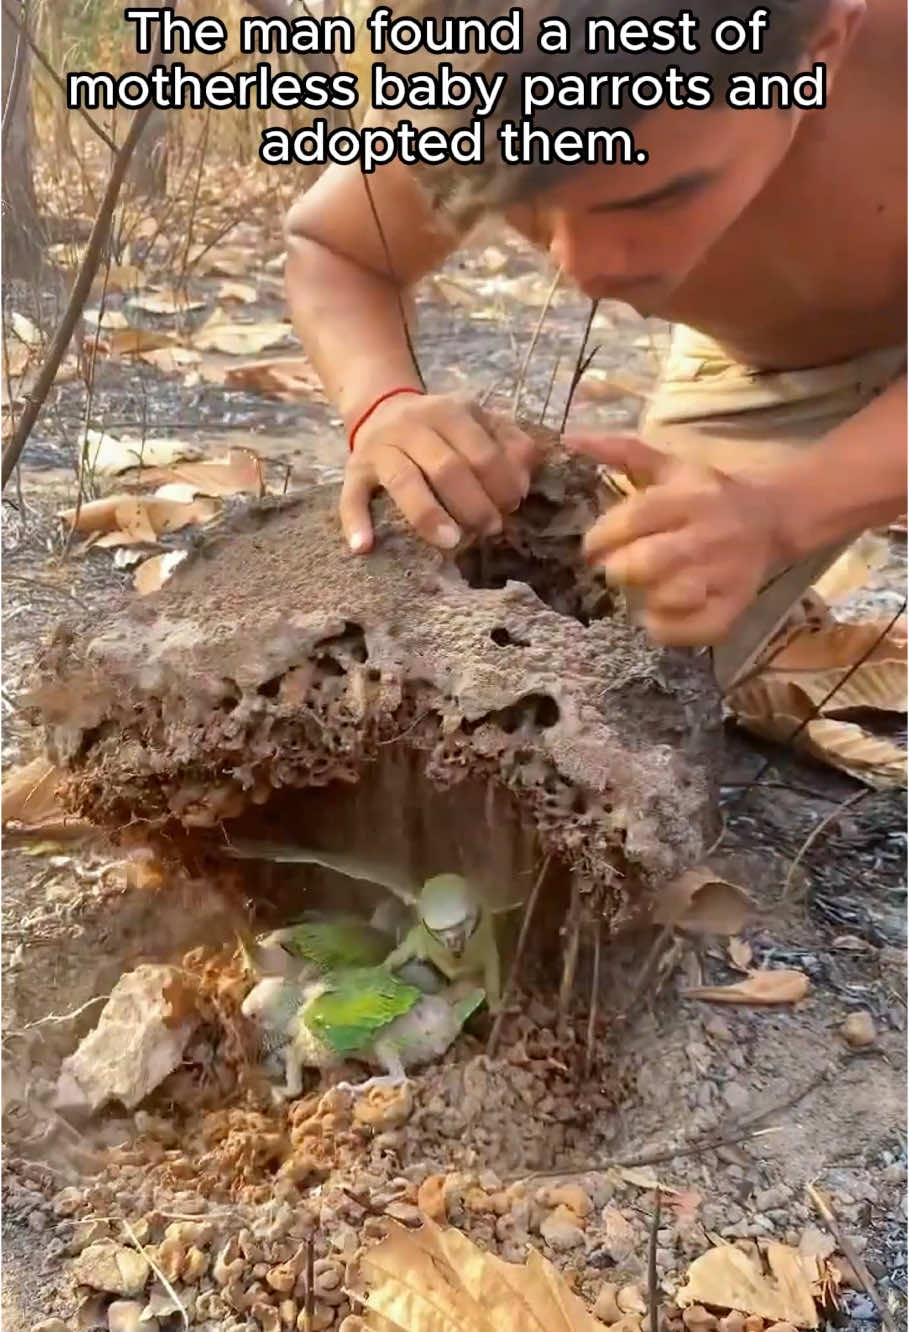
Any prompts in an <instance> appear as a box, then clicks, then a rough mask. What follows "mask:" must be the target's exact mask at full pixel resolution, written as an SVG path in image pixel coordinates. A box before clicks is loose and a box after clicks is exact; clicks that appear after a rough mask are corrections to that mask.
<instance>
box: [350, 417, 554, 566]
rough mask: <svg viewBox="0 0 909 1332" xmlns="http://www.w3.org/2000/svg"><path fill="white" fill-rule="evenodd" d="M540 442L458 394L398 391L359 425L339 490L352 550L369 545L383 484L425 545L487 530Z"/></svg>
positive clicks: (518, 487) (511, 502)
mask: <svg viewBox="0 0 909 1332" xmlns="http://www.w3.org/2000/svg"><path fill="white" fill-rule="evenodd" d="M539 452H540V450H539V447H538V446H537V445H535V444H534V442H533V440H532V439H531V438H530V436H529V435H527V434H525V432H524V431H523V430H520V429H519V428H518V427H517V426H516V425H515V424H514V423H513V422H511V421H508V420H506V419H503V418H499V417H494V416H492V415H490V414H487V413H486V412H484V411H483V409H482V408H481V407H480V406H479V405H478V404H476V403H474V402H472V401H470V400H469V399H467V398H464V397H461V396H460V395H457V394H444V395H442V394H427V395H425V396H423V395H416V394H399V395H397V396H395V397H392V398H389V399H388V400H387V401H386V402H383V403H381V404H380V405H379V406H378V407H377V408H376V410H375V411H374V412H373V413H372V415H371V416H370V417H369V418H368V420H366V421H365V422H364V423H363V425H362V426H361V427H360V429H359V430H358V431H357V437H356V441H355V446H354V450H353V453H352V454H351V456H350V460H349V462H348V464H347V471H346V474H345V478H344V487H343V490H342V492H341V506H340V511H341V525H342V527H343V529H344V535H345V537H346V538H347V542H348V544H349V546H350V548H351V550H353V551H354V552H355V553H357V554H363V553H365V552H366V551H369V550H371V549H372V545H373V540H374V532H373V526H372V519H371V517H370V511H369V504H370V500H371V498H372V496H373V495H374V494H375V492H376V491H377V490H386V491H387V492H388V494H389V495H390V496H391V498H392V499H393V500H394V502H395V504H396V505H397V507H398V509H399V510H400V512H401V514H402V515H403V517H404V518H406V520H407V521H408V522H409V523H410V525H411V526H412V527H413V528H414V529H415V530H416V531H417V532H418V533H419V534H420V536H421V537H423V539H424V540H425V541H427V542H428V543H429V544H430V545H433V546H437V547H439V548H440V549H442V550H453V549H454V548H455V547H456V546H457V545H458V544H459V543H460V542H461V540H462V539H463V537H464V536H465V535H487V536H491V535H494V534H495V533H497V532H500V531H501V530H502V516H503V515H504V514H508V513H513V512H514V510H515V509H517V508H518V506H519V505H520V503H521V501H522V500H523V498H524V496H525V495H526V494H527V491H528V489H529V487H530V478H531V473H532V471H533V468H534V465H535V462H536V461H537V460H538V457H539Z"/></svg>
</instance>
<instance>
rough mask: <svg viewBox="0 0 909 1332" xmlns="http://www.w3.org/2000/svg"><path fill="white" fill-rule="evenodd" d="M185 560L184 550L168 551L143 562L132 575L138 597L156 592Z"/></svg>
mask: <svg viewBox="0 0 909 1332" xmlns="http://www.w3.org/2000/svg"><path fill="white" fill-rule="evenodd" d="M185 559H186V551H185V550H169V551H168V552H167V554H166V555H153V556H152V558H151V559H150V560H144V561H143V562H142V564H140V565H139V567H138V569H137V570H136V572H135V573H134V574H133V587H134V588H135V589H136V591H137V592H138V593H139V596H140V597H147V596H148V595H149V594H150V593H152V592H157V591H158V589H159V588H160V587H162V586H163V584H164V583H166V582H167V580H168V578H170V576H171V574H172V573H173V571H174V569H176V567H177V565H178V564H181V563H182V562H183V560H185Z"/></svg>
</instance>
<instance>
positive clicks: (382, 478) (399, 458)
mask: <svg viewBox="0 0 909 1332" xmlns="http://www.w3.org/2000/svg"><path fill="white" fill-rule="evenodd" d="M439 443H440V447H441V441H439ZM375 469H376V480H377V481H378V483H379V485H381V486H382V487H383V488H384V489H385V490H387V491H388V493H389V495H390V496H391V498H392V499H393V500H394V502H395V504H396V505H397V506H398V509H399V510H400V511H401V513H402V514H403V515H404V517H405V518H406V519H407V521H408V523H410V525H411V527H412V528H414V530H415V531H416V532H418V533H419V534H420V536H421V537H422V538H423V540H424V541H427V542H429V544H430V545H431V546H441V548H442V549H443V550H454V548H455V546H457V544H458V543H459V541H460V540H461V531H460V528H459V527H458V526H457V524H456V522H455V521H454V520H453V519H452V517H451V515H449V514H448V513H446V511H445V509H444V508H443V507H442V505H441V504H440V503H439V501H438V499H437V498H436V496H435V495H434V494H433V490H432V487H431V486H430V484H429V482H428V481H427V479H426V477H425V476H424V475H423V472H422V471H421V470H420V468H419V467H418V466H417V464H416V463H415V462H414V461H413V459H412V458H409V457H408V456H407V454H406V453H402V452H401V450H400V449H381V450H380V451H379V452H378V454H377V457H376V461H375Z"/></svg>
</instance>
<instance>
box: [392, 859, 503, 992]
mask: <svg viewBox="0 0 909 1332" xmlns="http://www.w3.org/2000/svg"><path fill="white" fill-rule="evenodd" d="M419 913H420V919H419V921H418V922H417V924H416V925H414V927H413V929H412V930H411V931H410V933H409V934H408V935H407V938H406V939H405V940H404V942H403V943H402V944H400V946H399V947H397V948H395V949H394V951H393V952H391V953H389V955H388V957H386V959H385V966H386V967H387V968H388V970H389V971H397V970H399V968H401V967H403V966H405V965H406V964H407V963H408V962H410V961H411V960H412V959H419V960H420V961H424V962H431V963H432V965H433V966H434V967H436V968H437V969H438V970H439V971H441V973H442V975H443V976H447V978H448V979H449V980H450V981H457V980H463V979H467V978H470V979H473V980H476V979H479V978H480V977H482V979H483V985H484V988H485V990H486V1002H487V1004H488V1005H489V1010H490V1012H492V1013H495V1012H496V1011H497V1010H498V1008H499V1005H500V1004H501V1001H502V982H501V975H500V967H499V950H498V947H497V945H496V937H495V930H494V927H493V923H492V915H491V913H490V912H488V911H484V910H483V908H482V906H481V905H480V903H479V902H478V901H477V898H476V897H475V896H474V894H473V893H472V891H471V889H470V885H469V884H468V882H467V880H466V879H465V878H463V877H462V876H461V875H460V874H437V875H436V876H435V878H432V879H427V880H426V882H425V883H424V884H423V888H422V891H421V893H420V897H419Z"/></svg>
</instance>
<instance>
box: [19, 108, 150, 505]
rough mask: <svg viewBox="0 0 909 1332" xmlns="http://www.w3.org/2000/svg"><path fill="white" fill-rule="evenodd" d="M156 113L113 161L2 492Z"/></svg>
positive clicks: (135, 125)
mask: <svg viewBox="0 0 909 1332" xmlns="http://www.w3.org/2000/svg"><path fill="white" fill-rule="evenodd" d="M153 110H154V107H153V106H152V105H151V103H149V105H148V106H143V107H142V108H141V109H140V110H139V111H137V112H136V114H135V115H134V116H133V122H132V124H131V125H130V127H129V133H128V134H127V136H126V138H125V139H124V141H123V146H122V148H120V150H119V151H118V153H117V156H116V157H115V158H114V165H113V169H112V171H111V173H110V177H109V179H108V182H107V188H106V189H105V191H104V197H103V199H102V200H101V204H100V207H99V208H98V213H97V216H96V217H95V221H94V225H93V226H92V230H91V235H90V236H89V240H88V245H87V247H86V250H85V256H84V258H83V260H82V263H81V264H80V266H79V272H78V273H77V274H76V280H75V282H74V283H73V288H72V291H71V292H70V296H69V301H68V302H67V306H66V309H65V310H64V312H63V318H62V319H61V320H60V323H59V324H58V325H57V331H56V332H55V334H54V336H53V338H52V340H51V343H50V346H49V347H48V349H47V352H46V354H45V357H44V362H43V364H42V366H41V369H40V371H39V372H38V377H37V379H36V380H35V385H34V388H33V389H32V391H31V393H30V394H29V395H28V397H27V398H26V401H25V409H24V411H23V413H22V415H21V416H20V418H19V424H18V427H17V428H16V432H15V434H14V435H13V437H12V439H11V440H10V441H9V443H8V444H7V446H6V448H5V449H4V450H3V474H2V489H4V490H5V489H6V483H7V481H8V480H9V478H10V476H11V475H12V472H13V469H14V468H15V466H16V463H17V462H18V461H19V458H20V455H21V453H22V450H23V449H24V448H25V443H26V440H27V439H28V437H29V435H30V434H31V432H32V429H33V427H34V424H35V422H36V421H37V419H38V415H39V413H40V411H41V408H42V407H43V406H44V402H45V399H46V398H47V395H48V393H49V392H50V390H51V385H52V384H53V382H54V379H55V378H56V375H57V371H58V370H59V368H60V362H61V361H62V360H63V357H64V355H65V353H66V349H67V347H68V346H69V344H70V339H71V338H72V336H73V332H74V331H75V328H76V324H77V323H78V322H79V317H80V315H81V314H82V311H83V308H84V306H85V302H86V300H87V299H88V294H89V292H90V291H91V287H92V283H93V282H94V280H95V275H96V274H97V272H98V268H99V265H100V263H101V257H102V255H103V253H104V248H105V246H106V244H107V238H108V235H109V234H110V227H111V222H112V220H113V216H114V209H115V207H116V205H117V199H118V198H119V195H120V190H121V187H122V185H123V181H124V179H125V177H126V172H127V170H128V168H129V163H130V159H131V158H132V155H133V152H134V151H135V148H136V145H137V143H138V142H139V139H140V137H141V134H142V131H143V130H144V129H145V126H146V124H147V122H148V118H149V116H150V115H151V113H152V111H153Z"/></svg>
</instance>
